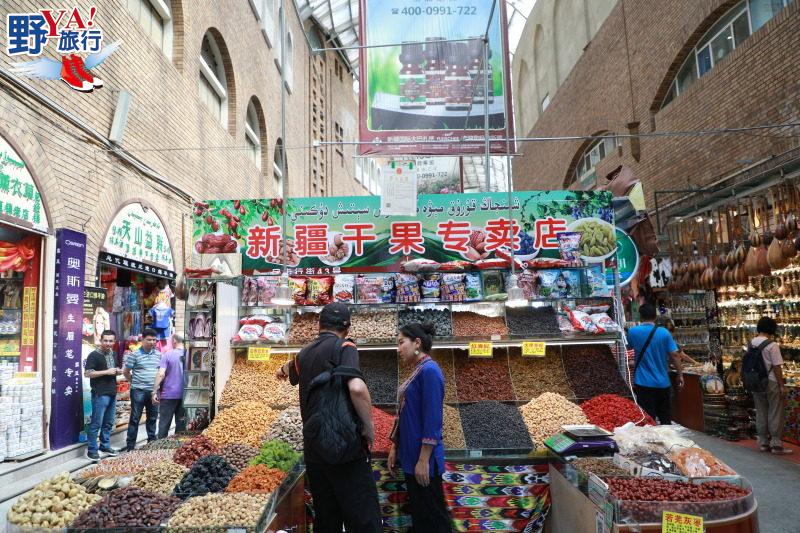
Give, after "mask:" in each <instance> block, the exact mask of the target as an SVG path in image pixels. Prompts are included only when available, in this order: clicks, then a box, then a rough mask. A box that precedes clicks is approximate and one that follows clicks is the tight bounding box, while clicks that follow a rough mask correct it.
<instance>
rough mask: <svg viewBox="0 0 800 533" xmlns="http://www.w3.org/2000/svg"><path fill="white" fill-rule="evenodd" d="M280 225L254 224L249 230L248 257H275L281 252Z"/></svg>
mask: <svg viewBox="0 0 800 533" xmlns="http://www.w3.org/2000/svg"><path fill="white" fill-rule="evenodd" d="M280 241H281V227H280V226H266V227H264V226H253V227H251V228H249V229H248V230H247V252H246V254H247V257H252V258H253V259H258V258H259V257H275V256H277V255H278V253H279V252H280Z"/></svg>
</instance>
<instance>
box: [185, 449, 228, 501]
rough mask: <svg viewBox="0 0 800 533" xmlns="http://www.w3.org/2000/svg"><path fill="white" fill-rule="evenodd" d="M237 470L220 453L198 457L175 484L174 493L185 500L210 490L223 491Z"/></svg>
mask: <svg viewBox="0 0 800 533" xmlns="http://www.w3.org/2000/svg"><path fill="white" fill-rule="evenodd" d="M235 474H236V471H235V470H234V469H233V467H232V466H231V465H229V464H228V462H227V461H225V459H223V458H222V457H220V456H219V455H206V456H205V457H201V458H200V459H198V460H197V461H196V462H195V463H194V465H193V466H192V468H191V469H190V470H189V471H188V472H186V475H184V476H183V479H181V481H180V482H179V483H178V484H177V485H175V489H174V490H173V494H174V495H175V496H177V497H179V498H181V499H183V500H185V499H186V498H189V497H191V496H202V495H203V494H207V493H209V492H222V491H223V490H225V487H227V486H228V483H230V481H231V479H233V476H234V475H235Z"/></svg>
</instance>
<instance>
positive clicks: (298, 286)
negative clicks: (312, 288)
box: [289, 276, 308, 305]
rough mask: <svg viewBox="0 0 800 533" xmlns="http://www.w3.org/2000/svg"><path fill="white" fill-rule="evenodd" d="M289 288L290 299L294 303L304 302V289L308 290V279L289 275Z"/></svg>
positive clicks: (300, 303)
mask: <svg viewBox="0 0 800 533" xmlns="http://www.w3.org/2000/svg"><path fill="white" fill-rule="evenodd" d="M289 288H290V289H291V291H292V299H293V300H294V303H295V304H296V305H304V304H305V303H306V291H307V290H308V279H307V278H301V277H296V276H290V277H289Z"/></svg>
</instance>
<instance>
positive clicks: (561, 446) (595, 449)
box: [544, 424, 619, 456]
mask: <svg viewBox="0 0 800 533" xmlns="http://www.w3.org/2000/svg"><path fill="white" fill-rule="evenodd" d="M561 430H562V432H561V433H556V434H555V435H553V436H552V437H549V438H547V439H545V441H544V445H545V446H547V447H548V448H550V449H551V450H552V451H554V452H555V453H557V454H558V455H561V456H569V455H579V456H585V455H600V456H602V455H614V453H616V452H617V451H619V448H618V447H617V443H616V442H615V441H614V439H612V438H611V436H612V435H613V434H612V433H610V432H608V431H606V430H605V429H603V428H601V427H598V426H595V425H593V424H584V425H575V426H561Z"/></svg>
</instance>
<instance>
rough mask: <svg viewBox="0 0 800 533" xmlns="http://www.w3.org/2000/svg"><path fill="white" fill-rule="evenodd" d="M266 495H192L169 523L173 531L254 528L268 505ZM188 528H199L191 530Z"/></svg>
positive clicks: (232, 493) (235, 493)
mask: <svg viewBox="0 0 800 533" xmlns="http://www.w3.org/2000/svg"><path fill="white" fill-rule="evenodd" d="M268 498H269V496H267V495H266V494H242V493H239V492H231V493H225V494H207V495H205V496H199V497H196V498H189V499H188V500H187V501H186V502H184V503H183V505H181V506H180V507H178V509H177V510H176V511H175V512H174V513H173V514H172V517H171V518H170V519H169V522H168V523H167V526H168V529H169V530H170V531H182V530H181V529H180V528H204V530H205V531H219V529H210V528H222V530H224V528H228V527H231V526H239V527H244V528H246V529H247V530H248V531H250V530H253V531H254V530H255V526H256V524H257V523H258V520H259V518H260V517H261V513H262V512H263V511H264V507H266V505H267V501H268ZM189 531H197V530H196V529H192V530H189Z"/></svg>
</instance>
